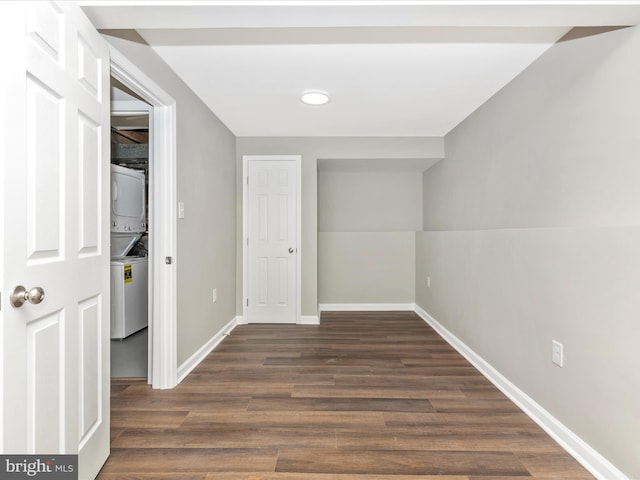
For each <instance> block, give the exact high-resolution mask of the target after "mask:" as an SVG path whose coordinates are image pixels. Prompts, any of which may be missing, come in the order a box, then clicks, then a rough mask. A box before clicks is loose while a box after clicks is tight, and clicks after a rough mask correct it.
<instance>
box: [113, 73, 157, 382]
mask: <svg viewBox="0 0 640 480" xmlns="http://www.w3.org/2000/svg"><path fill="white" fill-rule="evenodd" d="M152 110H153V107H152V106H151V105H149V104H148V103H146V102H145V101H144V100H143V99H142V98H140V97H139V96H138V95H137V94H136V93H135V92H133V91H132V90H130V89H129V88H128V87H127V86H125V85H124V84H122V83H121V82H119V81H118V80H117V79H114V78H113V77H112V78H111V319H110V320H111V377H112V378H146V379H147V381H148V382H150V379H151V378H152V374H151V373H152V372H151V365H152V363H151V362H150V361H149V360H150V359H149V356H150V352H151V351H152V349H151V348H149V342H150V337H149V330H150V327H151V326H152V325H153V316H152V312H153V310H152V309H151V308H149V301H150V299H151V298H152V295H151V294H152V288H151V287H152V285H153V282H152V281H151V280H152V279H151V278H150V276H149V241H150V231H151V229H150V228H149V220H148V219H149V211H150V201H151V196H150V194H149V192H150V190H151V188H150V187H152V186H151V185H150V182H152V176H151V175H150V172H151V170H152V169H153V162H152V161H151V159H152V156H151V155H150V145H152V142H150V138H152V136H153V121H152V118H153V117H152Z"/></svg>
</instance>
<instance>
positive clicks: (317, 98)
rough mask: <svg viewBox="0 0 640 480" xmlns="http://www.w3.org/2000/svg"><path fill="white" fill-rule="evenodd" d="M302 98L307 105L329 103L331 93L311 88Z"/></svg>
mask: <svg viewBox="0 0 640 480" xmlns="http://www.w3.org/2000/svg"><path fill="white" fill-rule="evenodd" d="M300 100H302V103H306V104H307V105H324V104H325V103H329V94H328V93H327V92H323V91H322V90H309V91H308V92H304V93H303V94H302V97H300Z"/></svg>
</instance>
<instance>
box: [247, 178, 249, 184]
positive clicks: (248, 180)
mask: <svg viewBox="0 0 640 480" xmlns="http://www.w3.org/2000/svg"><path fill="white" fill-rule="evenodd" d="M247 185H249V177H247Z"/></svg>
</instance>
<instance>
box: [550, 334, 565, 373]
mask: <svg viewBox="0 0 640 480" xmlns="http://www.w3.org/2000/svg"><path fill="white" fill-rule="evenodd" d="M551 361H552V362H553V363H555V364H556V365H558V366H559V367H563V366H564V349H563V346H562V344H561V343H560V342H556V341H555V340H551Z"/></svg>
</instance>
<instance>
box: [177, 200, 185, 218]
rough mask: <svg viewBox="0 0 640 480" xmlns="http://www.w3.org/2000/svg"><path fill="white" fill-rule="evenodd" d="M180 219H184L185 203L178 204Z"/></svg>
mask: <svg viewBox="0 0 640 480" xmlns="http://www.w3.org/2000/svg"><path fill="white" fill-rule="evenodd" d="M178 218H184V202H178Z"/></svg>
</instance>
